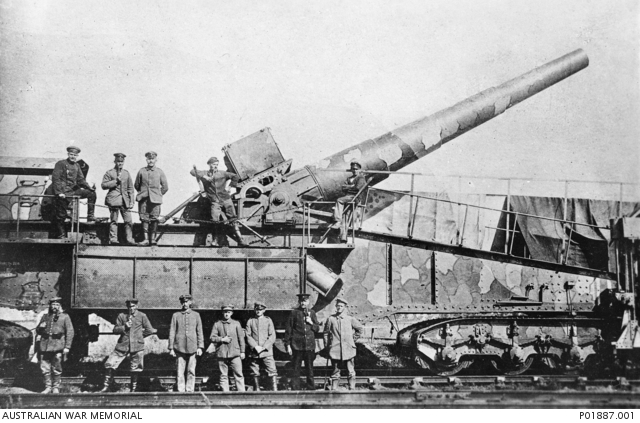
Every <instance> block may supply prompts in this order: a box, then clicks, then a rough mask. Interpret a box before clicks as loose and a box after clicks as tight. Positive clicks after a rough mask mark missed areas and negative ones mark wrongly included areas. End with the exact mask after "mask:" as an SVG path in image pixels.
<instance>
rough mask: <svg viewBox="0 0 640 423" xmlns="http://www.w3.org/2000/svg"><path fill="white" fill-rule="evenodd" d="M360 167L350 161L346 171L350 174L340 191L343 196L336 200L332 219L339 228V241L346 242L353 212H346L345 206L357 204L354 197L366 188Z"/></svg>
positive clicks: (358, 163) (356, 199) (357, 162)
mask: <svg viewBox="0 0 640 423" xmlns="http://www.w3.org/2000/svg"><path fill="white" fill-rule="evenodd" d="M361 170H362V165H361V164H360V162H359V161H357V160H351V164H350V166H349V169H347V171H349V172H351V176H349V177H348V178H347V179H346V181H345V183H344V184H343V185H342V191H343V193H344V194H345V195H344V196H342V197H340V198H338V199H337V200H336V205H335V208H334V213H333V218H334V220H335V222H336V223H335V225H336V226H339V227H340V241H342V242H346V241H347V224H348V220H349V218H350V217H351V216H353V215H354V214H353V210H347V208H346V206H347V204H349V203H351V202H354V204H358V203H359V202H360V199H359V198H356V195H357V194H358V193H359V192H360V191H361V190H362V189H363V188H364V187H365V186H366V184H367V180H366V178H365V177H364V175H363V174H362V173H360V172H361Z"/></svg>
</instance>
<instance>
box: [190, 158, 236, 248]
mask: <svg viewBox="0 0 640 423" xmlns="http://www.w3.org/2000/svg"><path fill="white" fill-rule="evenodd" d="M207 164H208V165H209V170H208V171H204V170H198V169H197V168H196V165H193V169H191V171H190V172H189V173H190V174H191V176H195V177H196V178H197V179H198V182H199V183H200V184H202V191H203V193H202V195H203V196H206V198H207V199H208V200H209V202H210V203H211V220H213V221H214V222H216V223H217V222H219V221H220V220H221V219H222V216H223V215H224V216H225V217H226V218H227V219H236V217H237V215H236V209H235V207H234V206H233V202H232V201H231V195H229V192H227V190H226V185H227V181H230V184H229V186H230V187H232V188H235V187H236V186H237V184H238V181H239V180H240V179H239V177H238V175H236V174H235V173H232V172H223V171H220V170H218V164H219V160H218V158H217V157H211V158H210V159H209V160H208V161H207ZM231 225H232V228H233V232H234V234H235V237H236V242H237V243H238V245H241V246H242V245H244V239H243V238H242V234H241V233H240V228H239V225H238V222H235V221H234V222H233V223H232V224H231Z"/></svg>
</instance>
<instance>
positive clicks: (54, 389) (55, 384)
mask: <svg viewBox="0 0 640 423" xmlns="http://www.w3.org/2000/svg"><path fill="white" fill-rule="evenodd" d="M51 379H52V381H51V393H52V394H59V393H60V383H61V382H62V375H54V374H52V375H51Z"/></svg>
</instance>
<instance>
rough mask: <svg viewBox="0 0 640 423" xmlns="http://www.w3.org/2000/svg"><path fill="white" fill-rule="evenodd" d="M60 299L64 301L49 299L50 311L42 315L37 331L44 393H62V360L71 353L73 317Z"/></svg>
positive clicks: (58, 298) (56, 298) (57, 298)
mask: <svg viewBox="0 0 640 423" xmlns="http://www.w3.org/2000/svg"><path fill="white" fill-rule="evenodd" d="M60 301H62V298H60V297H54V298H51V299H50V300H49V312H48V313H47V314H45V315H44V316H42V319H40V323H39V324H38V327H37V328H36V333H37V335H38V336H39V337H40V343H39V352H38V354H39V359H40V370H41V371H42V375H43V376H44V385H45V390H44V391H42V393H43V394H49V393H52V394H58V393H60V382H61V378H62V361H63V359H64V357H65V356H66V355H67V354H68V353H69V349H70V348H71V343H72V342H73V325H72V324H71V318H70V317H69V316H68V315H67V314H66V313H63V312H62V305H61V304H60Z"/></svg>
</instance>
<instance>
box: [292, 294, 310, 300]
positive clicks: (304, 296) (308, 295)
mask: <svg viewBox="0 0 640 423" xmlns="http://www.w3.org/2000/svg"><path fill="white" fill-rule="evenodd" d="M296 296H297V297H298V299H300V300H307V299H309V297H310V296H311V295H310V294H296Z"/></svg>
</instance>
